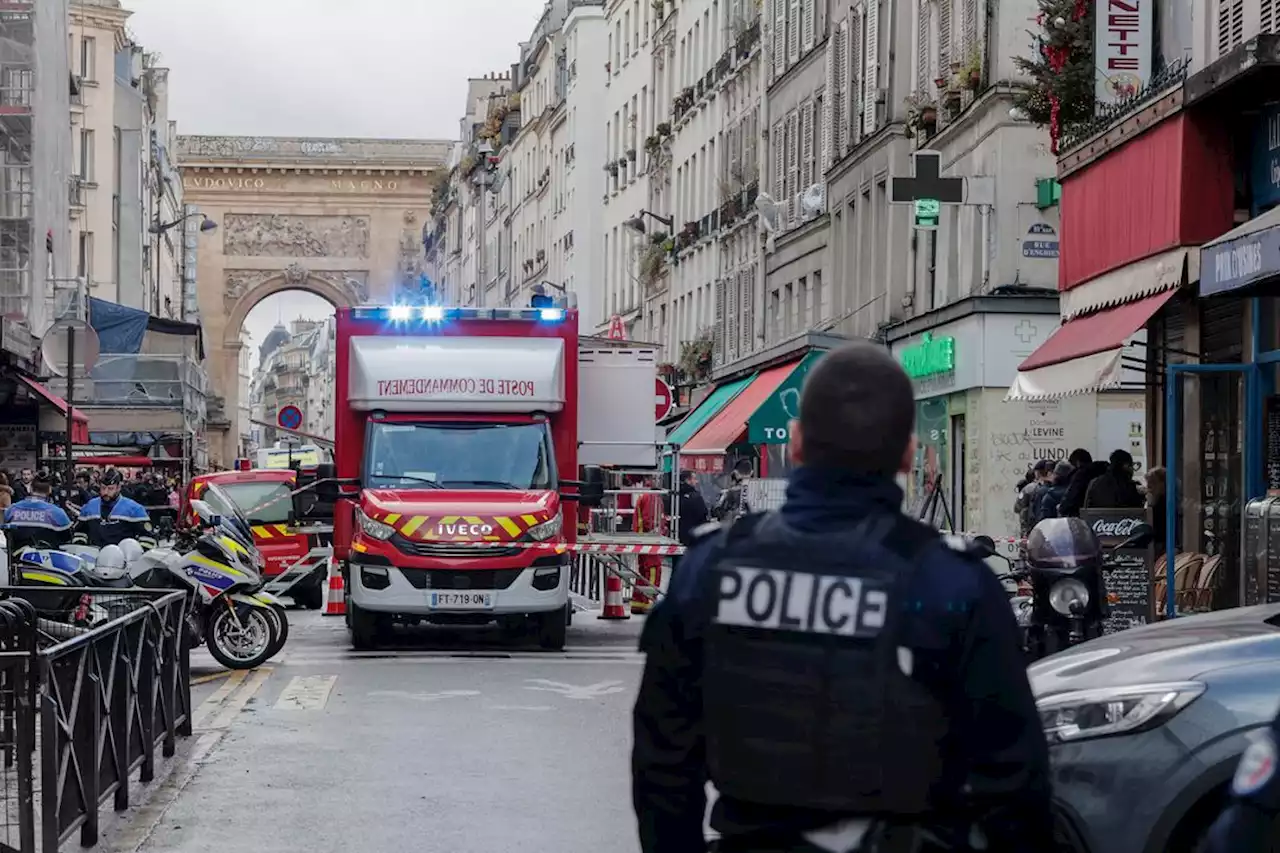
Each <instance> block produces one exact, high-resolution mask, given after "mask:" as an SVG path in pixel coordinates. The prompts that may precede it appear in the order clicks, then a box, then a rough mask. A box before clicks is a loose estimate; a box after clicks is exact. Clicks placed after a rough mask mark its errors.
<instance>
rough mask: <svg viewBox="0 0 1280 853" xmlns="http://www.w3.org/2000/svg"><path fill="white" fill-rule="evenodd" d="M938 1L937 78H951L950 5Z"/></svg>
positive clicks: (941, 0) (950, 1)
mask: <svg viewBox="0 0 1280 853" xmlns="http://www.w3.org/2000/svg"><path fill="white" fill-rule="evenodd" d="M952 2H953V0H938V77H940V78H947V77H950V76H951V61H952V60H951V4H952Z"/></svg>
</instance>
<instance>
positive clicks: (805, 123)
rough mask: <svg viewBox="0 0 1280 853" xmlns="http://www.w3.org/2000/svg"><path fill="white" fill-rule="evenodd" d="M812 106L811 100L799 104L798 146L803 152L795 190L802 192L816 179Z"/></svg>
mask: <svg viewBox="0 0 1280 853" xmlns="http://www.w3.org/2000/svg"><path fill="white" fill-rule="evenodd" d="M813 108H814V103H813V102H812V101H809V102H808V103H805V104H801V105H800V147H801V149H802V153H803V156H802V158H801V162H802V163H803V168H802V169H801V172H800V186H799V187H798V188H797V189H796V192H804V191H805V190H807V189H809V187H811V186H813V184H814V183H815V182H816V181H817V178H816V177H815V176H814V165H815V164H814V160H813Z"/></svg>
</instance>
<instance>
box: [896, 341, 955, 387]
mask: <svg viewBox="0 0 1280 853" xmlns="http://www.w3.org/2000/svg"><path fill="white" fill-rule="evenodd" d="M902 369H903V370H905V371H906V372H907V375H908V376H910V377H911V378H912V379H924V378H925V377H928V376H937V375H938V374H940V373H951V372H953V371H954V370H955V369H956V339H955V338H951V337H945V338H934V336H933V333H932V332H925V333H924V337H922V338H921V339H920V343H918V344H916V345H915V346H913V347H907V348H906V349H904V350H903V351H902Z"/></svg>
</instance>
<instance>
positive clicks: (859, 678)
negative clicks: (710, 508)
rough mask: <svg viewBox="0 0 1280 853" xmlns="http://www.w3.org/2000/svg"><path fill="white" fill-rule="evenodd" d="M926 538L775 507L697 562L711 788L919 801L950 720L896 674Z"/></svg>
mask: <svg viewBox="0 0 1280 853" xmlns="http://www.w3.org/2000/svg"><path fill="white" fill-rule="evenodd" d="M936 541H937V537H936V535H934V534H932V533H931V532H929V531H927V530H925V529H923V528H922V527H921V525H919V524H916V523H914V522H911V521H909V520H907V519H905V518H903V517H902V516H894V515H885V516H881V517H878V518H876V519H874V520H871V521H868V522H866V523H864V524H862V525H860V526H858V527H855V528H854V529H851V530H848V531H844V532H841V533H837V534H823V535H817V534H806V533H801V532H799V531H796V530H794V529H792V528H790V527H789V526H787V525H786V524H785V523H784V522H783V521H782V519H781V518H780V517H779V516H778V515H777V514H776V513H769V514H767V515H760V516H748V517H746V518H744V519H742V520H740V521H739V522H738V523H737V524H735V525H734V526H733V527H732V528H730V530H729V531H728V532H727V533H726V534H725V536H724V539H723V541H722V543H721V551H720V555H719V559H718V560H717V561H716V562H715V563H714V566H713V569H712V571H710V572H708V573H707V581H706V582H707V583H708V584H709V588H708V589H707V596H706V598H705V600H706V601H707V602H708V604H709V606H710V608H711V611H710V623H709V625H708V628H707V633H706V639H705V646H704V648H705V658H704V665H703V684H702V693H703V707H704V713H705V721H706V732H707V734H706V743H707V764H708V768H709V770H710V775H711V780H712V781H713V782H714V783H715V786H716V788H717V790H719V791H720V793H721V794H723V795H725V796H727V797H731V798H733V799H737V800H742V801H745V802H748V803H759V804H762V805H773V806H793V807H796V808H807V809H821V810H827V811H834V812H844V813H849V814H867V815H885V816H889V815H902V816H910V815H919V814H924V813H926V812H928V811H929V810H930V806H931V802H930V799H931V796H930V795H931V792H932V791H933V789H934V786H936V785H937V783H938V781H939V778H940V775H941V770H942V756H941V753H942V740H943V738H944V736H945V735H946V733H947V731H948V719H947V714H946V710H945V708H944V707H943V705H942V702H941V700H939V699H937V698H935V697H934V695H933V694H932V693H930V692H929V691H928V690H926V689H925V687H924V685H922V684H921V683H919V682H918V681H916V680H914V679H912V678H911V677H909V676H908V675H906V674H904V672H903V664H902V662H901V661H900V651H899V647H900V646H905V645H906V644H905V643H904V642H903V637H902V635H901V634H902V631H901V623H902V620H903V615H904V610H905V609H906V607H907V606H908V595H909V590H911V589H912V588H913V580H914V575H915V569H916V563H917V560H918V558H919V557H920V556H921V554H922V552H923V551H924V549H925V548H927V547H928V546H929V545H930V544H931V543H934V542H936ZM908 668H909V666H908Z"/></svg>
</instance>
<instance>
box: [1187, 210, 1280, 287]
mask: <svg viewBox="0 0 1280 853" xmlns="http://www.w3.org/2000/svg"><path fill="white" fill-rule="evenodd" d="M1274 275H1280V226H1272V227H1270V228H1263V229H1261V230H1259V231H1255V232H1253V233H1252V234H1244V235H1242V236H1240V237H1236V238H1235V239H1232V240H1224V241H1222V242H1221V243H1211V244H1209V245H1208V246H1206V247H1205V248H1204V249H1202V250H1201V251H1200V295H1201V296H1213V295H1214V294H1218V293H1227V292H1229V291H1232V290H1238V289H1240V288H1242V287H1248V286H1250V285H1253V284H1257V283H1258V282H1260V281H1263V280H1264V279H1268V278H1271V277H1272V276H1274Z"/></svg>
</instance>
